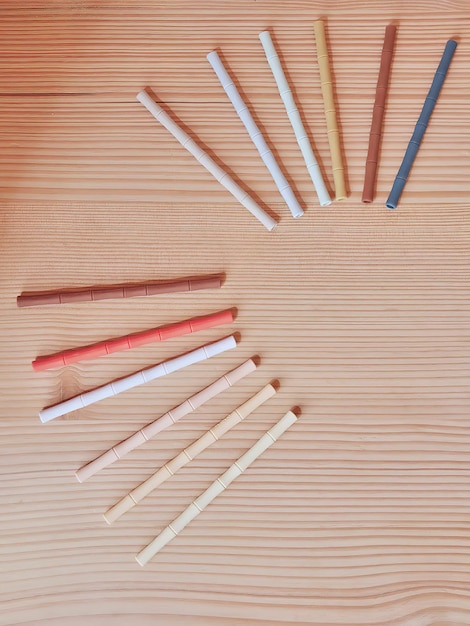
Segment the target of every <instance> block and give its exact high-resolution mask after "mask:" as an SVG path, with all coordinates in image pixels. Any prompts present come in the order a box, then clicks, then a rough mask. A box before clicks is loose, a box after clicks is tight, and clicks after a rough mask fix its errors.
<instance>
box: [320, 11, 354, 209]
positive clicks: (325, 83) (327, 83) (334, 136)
mask: <svg viewBox="0 0 470 626" xmlns="http://www.w3.org/2000/svg"><path fill="white" fill-rule="evenodd" d="M313 28H314V31H315V40H316V43H317V59H318V65H319V68H320V80H321V90H322V94H323V105H324V107H325V117H326V127H327V129H328V141H329V143H330V153H331V163H332V166H333V180H334V185H335V194H336V200H345V199H346V197H347V193H346V182H345V180H344V167H343V159H342V156H341V145H340V140H339V128H338V121H337V119H336V109H335V100H334V96H333V82H332V80H331V71H330V62H329V59H328V49H327V46H326V37H325V24H324V22H323V21H322V20H317V21H316V22H314V24H313Z"/></svg>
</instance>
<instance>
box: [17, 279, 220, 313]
mask: <svg viewBox="0 0 470 626" xmlns="http://www.w3.org/2000/svg"><path fill="white" fill-rule="evenodd" d="M220 286H221V278H220V276H205V277H202V278H191V279H182V280H174V281H171V282H169V281H167V282H151V283H145V284H130V285H121V286H111V287H101V288H93V287H91V288H90V287H88V288H86V289H80V290H74V291H70V290H69V291H67V290H63V291H53V292H51V291H50V292H49V293H32V294H21V296H18V297H17V299H16V303H17V305H18V306H19V307H25V306H40V305H43V304H69V303H75V302H94V301H96V300H108V299H111V298H134V297H135V296H155V295H158V294H162V293H176V292H183V291H198V290H199V289H217V288H219V287H220Z"/></svg>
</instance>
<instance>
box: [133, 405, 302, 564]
mask: <svg viewBox="0 0 470 626" xmlns="http://www.w3.org/2000/svg"><path fill="white" fill-rule="evenodd" d="M296 421H297V416H296V415H295V414H294V413H293V412H292V411H288V412H287V413H286V414H285V415H284V417H283V418H282V419H281V420H280V421H279V422H278V423H277V424H275V425H274V426H273V427H272V428H270V429H269V430H268V431H267V432H266V433H265V434H264V435H263V436H262V437H261V439H258V441H257V442H256V443H255V445H254V446H252V447H251V448H250V449H249V450H248V451H247V452H245V454H243V455H242V456H241V457H240V458H239V459H238V460H237V461H235V463H234V464H233V465H231V466H230V467H229V468H228V470H227V471H226V472H224V473H223V474H222V475H221V476H219V478H217V479H216V480H215V481H214V482H213V483H212V485H210V487H208V489H206V490H205V491H204V492H203V493H202V494H201V495H200V496H199V497H198V498H196V500H194V502H192V503H191V504H190V505H189V506H188V507H187V509H185V510H184V511H183V512H182V513H181V515H179V516H178V517H177V518H176V519H174V520H173V521H172V522H171V524H168V526H167V527H166V528H165V529H164V530H163V531H162V532H161V533H160V534H159V535H158V536H157V537H155V539H154V540H153V541H152V542H150V543H149V544H148V546H146V547H145V548H144V549H143V550H141V551H140V552H139V554H137V556H136V557H135V558H136V561H137V563H139V565H142V566H143V565H145V564H146V563H148V562H149V561H150V559H151V558H152V557H154V556H155V555H156V554H157V552H159V551H160V550H161V549H162V548H163V547H164V546H166V544H167V543H169V542H170V541H171V540H172V539H174V538H175V537H176V535H178V533H180V532H181V531H182V530H183V528H185V527H186V526H187V525H188V524H189V522H191V521H192V520H193V519H194V518H195V517H197V516H198V515H199V513H201V512H202V511H203V510H204V509H205V508H206V507H207V506H208V505H209V504H210V503H211V502H212V500H214V498H216V497H217V496H218V495H219V494H221V493H222V491H224V490H225V489H226V488H227V487H228V486H229V485H230V483H231V482H232V481H234V480H235V478H238V476H240V474H242V473H243V472H244V471H245V470H246V469H247V467H249V466H250V465H251V464H252V463H253V462H254V461H255V460H256V459H257V458H258V457H259V456H260V455H261V454H263V452H264V451H265V450H267V449H268V448H269V447H270V446H272V445H273V443H275V441H276V440H277V439H279V437H280V436H281V435H282V434H283V433H284V432H285V431H286V430H287V429H288V428H289V427H290V426H292V424H294V423H295V422H296Z"/></svg>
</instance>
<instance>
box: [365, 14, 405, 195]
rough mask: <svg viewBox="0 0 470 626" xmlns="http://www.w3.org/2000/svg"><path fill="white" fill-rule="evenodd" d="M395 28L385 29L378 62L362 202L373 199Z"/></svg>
mask: <svg viewBox="0 0 470 626" xmlns="http://www.w3.org/2000/svg"><path fill="white" fill-rule="evenodd" d="M396 30H397V29H396V26H395V25H394V24H389V25H388V26H387V27H386V29H385V39H384V45H383V48H382V58H381V61H380V71H379V78H378V80H377V89H376V92H375V102H374V110H373V113H372V124H371V127H370V136H369V151H368V153H367V159H366V172H365V176H364V189H363V191H362V202H372V200H373V199H374V186H375V178H376V174H377V165H378V160H379V147H380V138H381V134H382V121H383V117H384V111H385V98H386V95H387V86H388V79H389V75H390V67H391V65H392V56H393V46H394V43H395V34H396Z"/></svg>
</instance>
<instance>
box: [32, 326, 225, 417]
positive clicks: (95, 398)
mask: <svg viewBox="0 0 470 626" xmlns="http://www.w3.org/2000/svg"><path fill="white" fill-rule="evenodd" d="M236 345H237V342H236V340H235V337H234V336H233V335H230V336H229V337H224V339H219V341H215V342H213V343H208V344H206V345H205V346H201V347H200V348H197V349H196V350H192V351H191V352H187V353H186V354H182V355H181V356H177V357H175V358H173V359H168V360H167V361H162V362H161V363H159V364H158V365H154V366H153V367H148V368H146V369H144V370H140V371H138V372H135V373H134V374H129V376H125V377H124V378H119V379H118V380H113V381H112V382H110V383H108V384H107V385H103V386H102V387H96V389H91V390H90V391H85V392H84V393H81V394H80V395H78V396H74V397H73V398H70V399H69V400H65V401H64V402H59V403H58V404H54V405H53V406H49V407H47V408H45V409H43V410H42V411H40V412H39V419H40V420H41V422H43V423H45V422H49V421H50V420H53V419H55V418H56V417H59V416H60V415H65V414H66V413H70V412H71V411H76V410H77V409H82V408H83V407H86V406H89V405H90V404H94V403H95V402H99V401H100V400H104V399H105V398H110V397H111V396H117V394H118V393H121V392H122V391H126V390H127V389H132V388H133V387H137V386H138V385H143V384H144V383H148V382H150V381H151V380H155V378H160V376H165V375H166V374H171V372H176V370H179V369H182V368H183V367H187V366H188V365H192V364H193V363H198V362H199V361H204V360H205V359H209V358H210V357H211V356H215V355H216V354H220V353H221V352H225V351H226V350H231V349H232V348H235V347H236Z"/></svg>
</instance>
